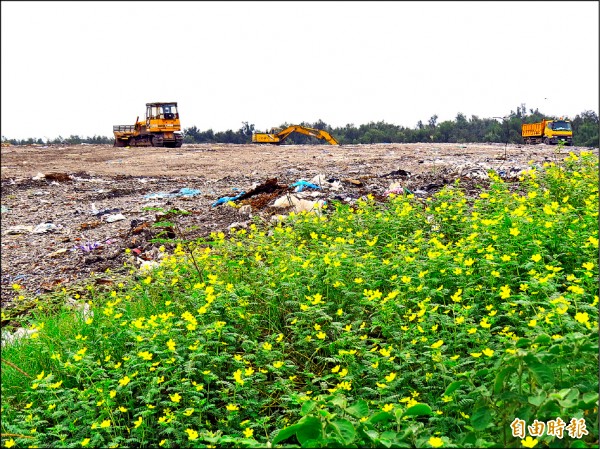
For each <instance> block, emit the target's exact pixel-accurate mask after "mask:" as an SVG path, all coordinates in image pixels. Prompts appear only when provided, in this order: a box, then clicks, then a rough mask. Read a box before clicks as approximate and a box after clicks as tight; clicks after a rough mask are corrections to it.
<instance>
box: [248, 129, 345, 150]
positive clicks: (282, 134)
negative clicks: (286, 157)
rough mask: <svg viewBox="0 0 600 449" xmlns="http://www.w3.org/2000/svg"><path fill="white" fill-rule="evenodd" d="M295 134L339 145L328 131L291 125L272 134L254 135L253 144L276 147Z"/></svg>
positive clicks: (273, 131)
mask: <svg viewBox="0 0 600 449" xmlns="http://www.w3.org/2000/svg"><path fill="white" fill-rule="evenodd" d="M293 132H297V133H300V134H305V135H307V136H312V137H316V138H317V139H322V140H325V141H327V142H329V143H330V144H331V145H339V143H338V141H337V140H335V139H334V138H333V136H332V135H331V134H329V133H328V132H327V131H323V130H321V129H314V128H307V127H306V126H300V125H291V126H288V127H287V128H285V129H284V130H281V131H276V130H271V132H270V133H260V132H254V133H252V142H253V143H272V144H275V145H279V144H281V142H283V141H284V140H285V139H287V138H288V137H289V135H290V134H292V133H293Z"/></svg>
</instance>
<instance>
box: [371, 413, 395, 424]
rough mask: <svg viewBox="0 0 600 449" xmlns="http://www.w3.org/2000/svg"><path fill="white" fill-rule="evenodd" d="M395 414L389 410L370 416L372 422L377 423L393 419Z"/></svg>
mask: <svg viewBox="0 0 600 449" xmlns="http://www.w3.org/2000/svg"><path fill="white" fill-rule="evenodd" d="M393 418H394V416H393V415H392V414H391V413H388V412H379V413H376V414H375V415H373V416H371V417H370V418H369V423H370V424H377V423H378V422H385V421H389V420H390V419H393Z"/></svg>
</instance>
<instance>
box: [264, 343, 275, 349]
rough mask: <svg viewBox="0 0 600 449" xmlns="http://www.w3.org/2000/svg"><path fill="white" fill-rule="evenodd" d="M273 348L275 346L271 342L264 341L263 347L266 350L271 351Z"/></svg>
mask: <svg viewBox="0 0 600 449" xmlns="http://www.w3.org/2000/svg"><path fill="white" fill-rule="evenodd" d="M272 348H273V346H272V345H271V343H269V342H264V343H263V349H264V350H265V351H270V350H271V349H272Z"/></svg>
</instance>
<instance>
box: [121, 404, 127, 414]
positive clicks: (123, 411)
mask: <svg viewBox="0 0 600 449" xmlns="http://www.w3.org/2000/svg"><path fill="white" fill-rule="evenodd" d="M119 411H120V412H121V413H126V412H127V409H126V408H125V407H123V406H122V405H121V406H119Z"/></svg>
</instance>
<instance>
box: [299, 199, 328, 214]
mask: <svg viewBox="0 0 600 449" xmlns="http://www.w3.org/2000/svg"><path fill="white" fill-rule="evenodd" d="M324 205H325V201H323V200H318V201H309V200H300V201H299V202H298V204H296V205H295V209H296V212H297V213H300V212H314V213H315V214H317V215H321V213H322V211H321V208H322V207H323V206H324Z"/></svg>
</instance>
